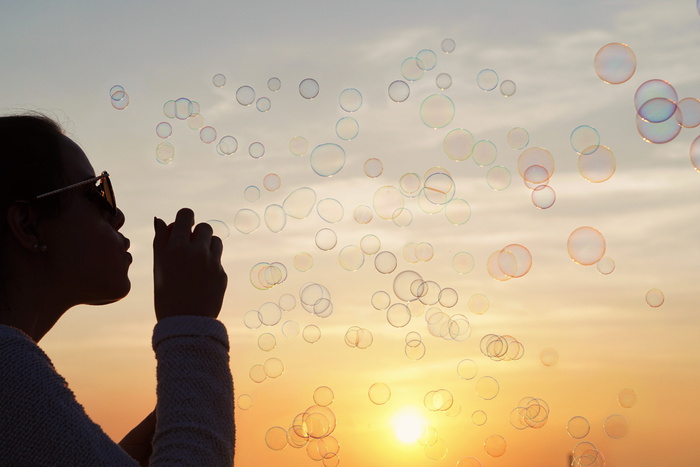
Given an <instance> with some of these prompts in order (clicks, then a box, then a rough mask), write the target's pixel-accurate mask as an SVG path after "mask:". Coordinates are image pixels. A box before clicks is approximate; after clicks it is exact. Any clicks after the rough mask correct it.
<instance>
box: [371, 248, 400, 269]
mask: <svg viewBox="0 0 700 467" xmlns="http://www.w3.org/2000/svg"><path fill="white" fill-rule="evenodd" d="M397 264H398V262H397V260H396V256H395V255H394V254H393V253H392V252H390V251H382V252H380V253H378V254H377V256H375V257H374V267H375V268H376V269H377V271H379V272H380V273H382V274H391V273H392V272H394V271H395V270H396V266H397Z"/></svg>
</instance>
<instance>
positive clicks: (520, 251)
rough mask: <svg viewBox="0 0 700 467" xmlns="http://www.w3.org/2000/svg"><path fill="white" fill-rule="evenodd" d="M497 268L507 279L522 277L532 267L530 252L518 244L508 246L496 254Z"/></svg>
mask: <svg viewBox="0 0 700 467" xmlns="http://www.w3.org/2000/svg"><path fill="white" fill-rule="evenodd" d="M498 267H499V269H500V270H501V271H502V272H503V273H504V274H505V275H507V276H509V277H522V276H524V275H525V274H527V273H528V272H529V271H530V268H531V267H532V255H531V254H530V250H528V249H527V248H526V247H524V246H523V245H520V244H517V243H515V244H510V245H508V246H506V247H504V248H503V249H502V250H501V251H500V253H499V254H498Z"/></svg>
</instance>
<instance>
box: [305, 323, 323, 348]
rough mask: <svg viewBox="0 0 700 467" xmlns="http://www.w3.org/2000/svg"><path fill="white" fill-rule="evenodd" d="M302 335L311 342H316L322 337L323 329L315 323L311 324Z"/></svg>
mask: <svg viewBox="0 0 700 467" xmlns="http://www.w3.org/2000/svg"><path fill="white" fill-rule="evenodd" d="M301 336H302V337H303V338H304V340H305V341H306V342H308V343H309V344H314V343H316V342H318V341H319V339H321V329H320V328H319V327H318V326H316V325H315V324H309V325H308V326H306V327H305V328H304V330H303V331H302V332H301Z"/></svg>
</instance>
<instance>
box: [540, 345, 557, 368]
mask: <svg viewBox="0 0 700 467" xmlns="http://www.w3.org/2000/svg"><path fill="white" fill-rule="evenodd" d="M540 362H542V364H543V365H544V366H554V365H556V364H557V363H558V362H559V352H557V349H554V348H552V347H545V348H544V349H542V350H541V351H540Z"/></svg>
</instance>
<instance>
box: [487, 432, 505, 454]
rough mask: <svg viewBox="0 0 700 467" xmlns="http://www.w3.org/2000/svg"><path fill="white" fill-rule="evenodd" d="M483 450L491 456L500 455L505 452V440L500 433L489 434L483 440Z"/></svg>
mask: <svg viewBox="0 0 700 467" xmlns="http://www.w3.org/2000/svg"><path fill="white" fill-rule="evenodd" d="M484 450H485V451H486V454H488V455H489V456H491V457H501V456H502V455H503V454H505V452H506V440H505V439H503V436H501V435H491V436H489V437H488V438H486V440H485V441H484Z"/></svg>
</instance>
